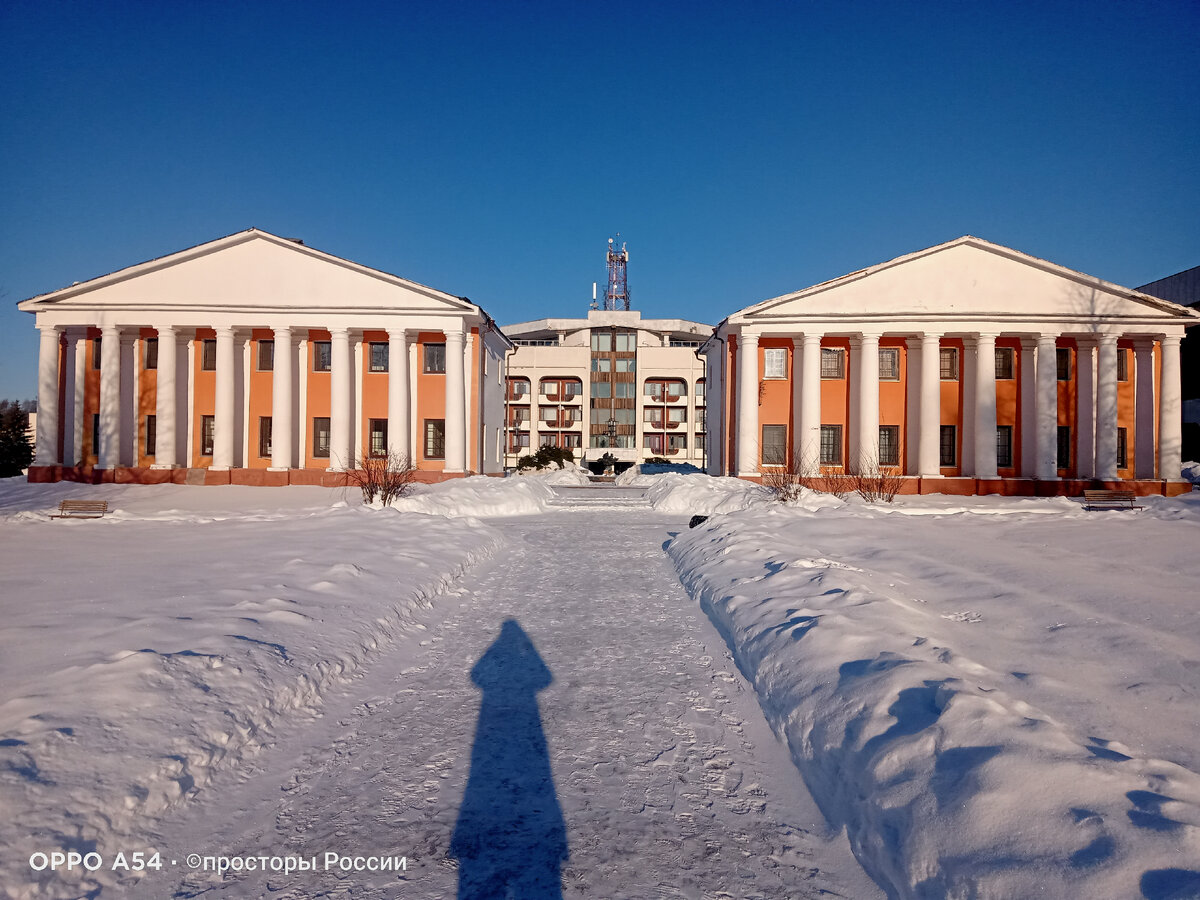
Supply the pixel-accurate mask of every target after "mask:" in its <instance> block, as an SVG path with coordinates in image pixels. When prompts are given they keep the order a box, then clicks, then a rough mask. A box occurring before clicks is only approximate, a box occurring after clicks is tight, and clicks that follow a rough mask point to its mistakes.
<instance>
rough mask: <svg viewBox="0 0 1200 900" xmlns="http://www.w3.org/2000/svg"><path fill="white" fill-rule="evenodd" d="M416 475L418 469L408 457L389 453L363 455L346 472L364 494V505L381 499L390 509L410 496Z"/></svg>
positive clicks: (353, 483)
mask: <svg viewBox="0 0 1200 900" xmlns="http://www.w3.org/2000/svg"><path fill="white" fill-rule="evenodd" d="M416 475H417V468H416V466H414V465H413V463H412V460H411V459H410V458H409V457H408V455H407V454H404V453H395V452H389V453H388V454H387V455H386V456H360V457H359V458H358V459H357V460H356V461H355V464H354V468H353V469H350V470H348V471H347V472H346V480H347V481H348V482H349V483H350V484H352V485H354V486H355V487H357V488H358V489H359V490H361V491H362V496H363V503H373V502H375V498H376V497H378V498H379V500H380V502H382V503H383V505H384V506H387V505H388V504H390V503H391V502H392V501H393V500H398V499H400V498H401V497H403V496H404V495H405V494H407V493H408V490H409V488H411V487H412V485H413V482H414V481H415V480H416Z"/></svg>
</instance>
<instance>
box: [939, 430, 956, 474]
mask: <svg viewBox="0 0 1200 900" xmlns="http://www.w3.org/2000/svg"><path fill="white" fill-rule="evenodd" d="M941 439H942V448H941V453H940V459H939V460H938V465H939V466H946V467H953V466H957V465H958V429H957V428H956V427H955V426H954V425H943V426H942V431H941Z"/></svg>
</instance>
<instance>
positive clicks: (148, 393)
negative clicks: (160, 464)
mask: <svg viewBox="0 0 1200 900" xmlns="http://www.w3.org/2000/svg"><path fill="white" fill-rule="evenodd" d="M155 337H158V332H157V331H155V330H154V329H153V328H143V329H141V330H140V331H139V332H138V339H137V341H135V342H134V345H133V352H134V356H135V359H134V367H135V371H136V372H137V377H136V378H135V379H134V382H133V383H134V385H135V386H136V387H135V389H136V390H137V392H138V404H137V408H138V419H137V423H136V426H135V428H134V434H135V435H137V438H136V439H137V450H136V455H135V457H134V458H135V459H136V460H137V462H136V463H135V465H138V466H152V465H154V457H153V456H151V455H148V454H147V453H146V416H153V415H155V414H156V411H157V409H158V373H157V371H156V370H155V369H147V368H146V341H147V339H148V338H155Z"/></svg>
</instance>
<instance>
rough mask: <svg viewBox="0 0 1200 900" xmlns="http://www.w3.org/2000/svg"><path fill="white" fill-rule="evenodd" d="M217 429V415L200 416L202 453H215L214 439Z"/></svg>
mask: <svg viewBox="0 0 1200 900" xmlns="http://www.w3.org/2000/svg"><path fill="white" fill-rule="evenodd" d="M216 429H217V418H216V416H201V417H200V455H201V456H212V455H213V441H214V436H215V434H216Z"/></svg>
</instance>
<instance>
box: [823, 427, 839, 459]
mask: <svg viewBox="0 0 1200 900" xmlns="http://www.w3.org/2000/svg"><path fill="white" fill-rule="evenodd" d="M841 464H842V426H841V425H822V426H821V465H823V466H840V465H841Z"/></svg>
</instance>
